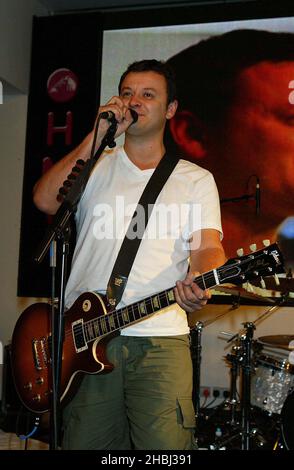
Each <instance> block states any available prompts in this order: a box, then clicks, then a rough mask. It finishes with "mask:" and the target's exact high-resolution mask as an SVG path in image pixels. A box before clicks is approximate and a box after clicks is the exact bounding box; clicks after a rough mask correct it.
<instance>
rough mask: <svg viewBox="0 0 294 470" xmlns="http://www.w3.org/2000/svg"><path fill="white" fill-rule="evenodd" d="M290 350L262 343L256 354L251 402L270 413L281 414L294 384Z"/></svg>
mask: <svg viewBox="0 0 294 470" xmlns="http://www.w3.org/2000/svg"><path fill="white" fill-rule="evenodd" d="M288 357H289V350H283V349H275V348H271V347H268V346H266V345H261V347H260V350H259V352H257V353H256V354H255V356H254V366H255V367H254V370H253V372H252V376H251V404H252V405H254V406H257V407H258V408H261V409H263V410H265V411H267V412H268V413H270V414H272V413H277V414H280V413H281V410H282V407H283V404H284V402H285V400H286V398H287V396H288V394H289V391H290V389H291V388H292V387H293V386H294V366H293V365H291V364H290V363H289V362H288Z"/></svg>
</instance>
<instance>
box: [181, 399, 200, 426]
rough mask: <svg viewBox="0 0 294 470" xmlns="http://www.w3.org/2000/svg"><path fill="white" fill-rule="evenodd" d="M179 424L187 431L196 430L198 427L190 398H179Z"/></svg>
mask: <svg viewBox="0 0 294 470" xmlns="http://www.w3.org/2000/svg"><path fill="white" fill-rule="evenodd" d="M178 405H179V408H178V410H179V415H178V423H179V424H182V425H183V428H185V429H194V428H195V426H196V419H195V411H194V407H193V403H192V400H191V399H190V398H178Z"/></svg>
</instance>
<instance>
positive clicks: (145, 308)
mask: <svg viewBox="0 0 294 470" xmlns="http://www.w3.org/2000/svg"><path fill="white" fill-rule="evenodd" d="M194 282H195V283H196V284H197V285H198V286H199V287H200V288H201V289H206V288H210V287H213V286H216V285H218V284H220V281H219V277H218V274H217V269H213V270H212V271H209V272H207V273H205V274H202V275H200V276H198V277H196V278H195V279H194ZM175 302H176V299H175V296H174V288H173V287H172V288H170V289H167V290H164V291H162V292H160V293H158V294H155V295H152V296H151V297H147V298H145V299H143V300H140V301H139V302H135V303H133V304H131V305H128V306H126V307H123V308H120V309H118V310H113V311H111V312H109V313H108V314H107V315H102V316H100V317H97V318H95V319H92V320H89V321H87V322H85V323H84V324H83V328H84V336H85V339H86V341H87V342H90V341H94V340H95V339H97V338H99V337H101V336H106V335H108V334H109V333H112V332H115V331H117V330H121V329H122V328H126V327H127V326H129V325H132V324H133V323H136V322H138V321H141V320H143V319H144V318H146V317H148V316H150V315H152V314H154V313H156V312H158V311H159V310H162V309H164V308H166V307H168V306H169V305H172V304H174V303H175Z"/></svg>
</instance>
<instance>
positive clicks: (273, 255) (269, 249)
mask: <svg viewBox="0 0 294 470" xmlns="http://www.w3.org/2000/svg"><path fill="white" fill-rule="evenodd" d="M264 242H266V243H264V245H265V246H264V248H263V249H261V250H258V251H256V245H250V248H251V253H250V254H248V255H244V254H243V249H239V250H238V257H236V258H231V259H229V260H228V261H227V262H226V264H224V265H223V266H222V267H221V268H220V269H219V270H218V276H219V279H220V283H225V282H231V283H233V284H243V283H244V282H246V281H250V280H254V279H257V278H262V277H266V276H272V275H275V274H280V273H284V272H285V270H284V261H283V256H282V253H281V251H280V249H279V247H278V245H277V243H273V244H272V245H270V244H268V240H265V241H264Z"/></svg>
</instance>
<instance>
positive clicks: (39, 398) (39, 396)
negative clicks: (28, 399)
mask: <svg viewBox="0 0 294 470" xmlns="http://www.w3.org/2000/svg"><path fill="white" fill-rule="evenodd" d="M32 400H33V401H37V402H40V401H41V395H40V394H39V393H38V394H37V395H35V396H33V398H32Z"/></svg>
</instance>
